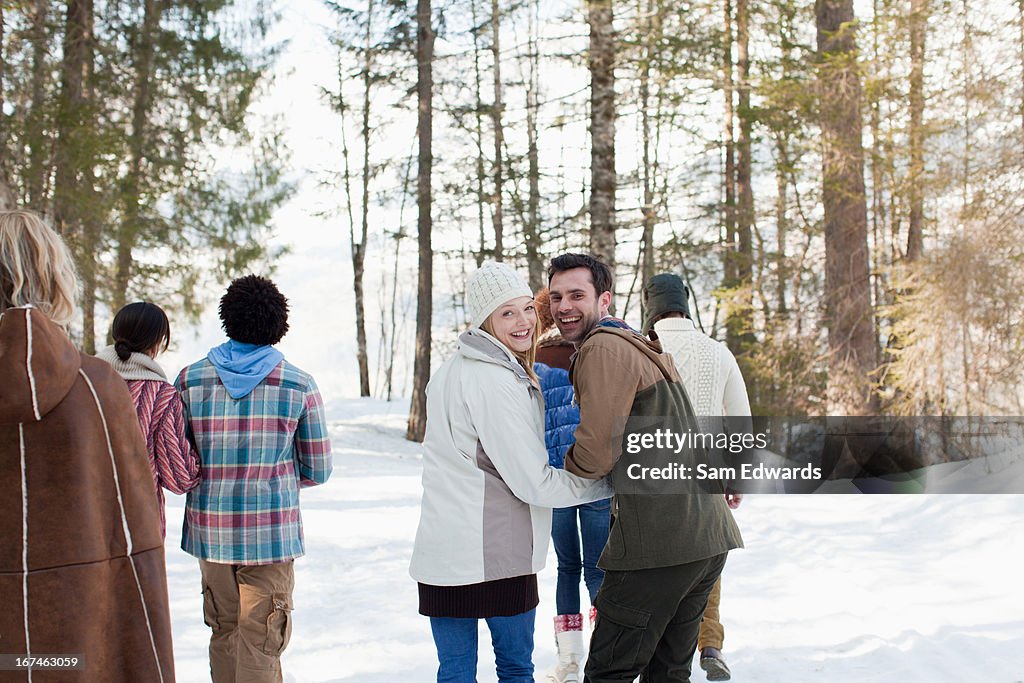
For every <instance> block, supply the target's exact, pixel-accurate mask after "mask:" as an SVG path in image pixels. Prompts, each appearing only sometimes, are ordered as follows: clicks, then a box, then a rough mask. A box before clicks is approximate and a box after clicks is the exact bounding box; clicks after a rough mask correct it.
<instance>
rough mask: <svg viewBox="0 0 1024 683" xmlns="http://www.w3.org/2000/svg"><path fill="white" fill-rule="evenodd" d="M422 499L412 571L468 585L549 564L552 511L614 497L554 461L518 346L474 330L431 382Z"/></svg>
mask: <svg viewBox="0 0 1024 683" xmlns="http://www.w3.org/2000/svg"><path fill="white" fill-rule="evenodd" d="M423 448H424V454H423V502H422V505H421V508H420V524H419V528H418V529H417V531H416V543H415V546H414V548H413V554H412V563H411V565H410V567H409V573H410V574H411V575H412V578H414V579H415V580H416V581H419V582H420V583H425V584H428V585H432V586H463V585H469V584H474V583H481V582H483V581H493V580H496V579H506V578H511V577H515V576H525V575H528V574H535V573H537V572H538V571H540V570H541V569H543V568H544V561H545V558H546V556H547V550H548V539H549V538H550V536H551V508H552V507H570V506H573V505H579V504H580V503H588V502H591V501H595V500H601V499H603V498H608V497H609V496H611V495H612V490H611V487H610V486H609V485H608V483H607V482H606V481H605V480H600V481H592V480H588V479H583V478H581V477H577V476H575V475H573V474H570V473H568V472H565V471H564V470H558V469H554V468H553V467H551V466H550V465H548V456H547V450H546V448H545V446H544V403H543V399H542V398H541V393H540V390H539V389H538V388H536V387H535V386H534V385H533V383H532V382H531V381H530V378H529V376H528V375H527V374H526V371H525V370H524V369H523V368H522V366H521V365H520V364H519V363H518V362H517V361H516V360H515V357H514V356H512V354H511V352H510V351H509V350H508V349H507V348H506V347H505V346H504V345H503V344H501V342H499V341H498V340H497V339H495V338H494V337H492V336H491V335H489V334H487V333H486V332H483V331H482V330H480V329H472V330H469V331H467V332H465V333H463V334H462V336H461V337H459V348H458V350H457V351H456V353H455V354H454V355H453V356H452V357H451V358H449V359H448V360H447V361H446V362H445V363H444V365H442V366H441V367H440V368H439V369H438V371H437V372H436V373H435V374H434V376H433V377H432V378H431V380H430V383H429V384H428V385H427V431H426V437H425V438H424V441H423Z"/></svg>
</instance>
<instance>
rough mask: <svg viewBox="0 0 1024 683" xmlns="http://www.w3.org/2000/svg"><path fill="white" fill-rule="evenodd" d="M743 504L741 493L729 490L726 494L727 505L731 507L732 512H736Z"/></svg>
mask: <svg viewBox="0 0 1024 683" xmlns="http://www.w3.org/2000/svg"><path fill="white" fill-rule="evenodd" d="M742 502H743V494H742V493H740V492H739V491H729V490H727V491H726V492H725V504H726V505H728V506H729V509H730V510H735V509H736V508H738V507H739V506H740V503H742Z"/></svg>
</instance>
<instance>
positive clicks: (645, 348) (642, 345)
mask: <svg viewBox="0 0 1024 683" xmlns="http://www.w3.org/2000/svg"><path fill="white" fill-rule="evenodd" d="M599 334H613V335H615V336H616V337H619V338H620V339H624V340H626V341H627V342H629V343H630V344H631V345H632V346H633V347H634V348H635V349H636V350H637V351H639V352H640V353H642V354H644V355H645V356H647V357H648V358H650V359H651V362H653V363H654V364H655V365H657V366H658V369H659V370H661V373H662V374H663V375H665V377H667V378H674V377H678V371H677V370H676V366H675V362H674V361H673V360H672V356H671V355H669V354H668V353H666V352H665V350H664V349H662V347H661V342H660V341H658V335H657V334H656V333H655V332H654V331H653V330H652V331H651V333H650V334H651V336H650V338H648V337H645V336H644V335H642V334H640V333H639V332H636V331H635V330H631V329H624V328H621V327H605V326H602V325H598V326H597V327H595V328H594V329H592V330H591V331H590V332H589V333H588V334H587V336H586V337H584V338H583V341H582V342H581V343H580V344H579V347H578V348H582V347H583V345H584V344H586V343H587V342H589V341H590V340H591V339H593V338H594V337H595V336H596V335H599ZM569 377H570V378H571V377H572V370H570V371H569Z"/></svg>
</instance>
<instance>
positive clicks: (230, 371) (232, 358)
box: [206, 339, 284, 400]
mask: <svg viewBox="0 0 1024 683" xmlns="http://www.w3.org/2000/svg"><path fill="white" fill-rule="evenodd" d="M206 357H207V359H208V360H209V361H210V362H211V363H213V367H214V368H215V369H216V370H217V376H218V377H220V381H221V382H223V383H224V388H225V389H227V390H228V395H230V396H231V398H233V399H236V400H237V399H240V398H243V397H245V396H248V395H249V394H250V393H251V392H252V390H253V389H255V388H256V386H257V385H258V384H259V383H260V382H262V381H263V380H264V379H266V377H267V375H269V374H270V373H271V372H273V371H274V368H276V367H277V366H278V365H279V364H280V363H281V361H282V360H284V354H283V353H281V352H280V351H278V350H277V349H275V348H274V347H273V346H267V345H263V346H260V345H257V344H245V343H243V342H239V341H235V340H234V339H231V340H229V341H227V342H225V343H223V344H221V345H220V346H215V347H213V348H212V349H210V352H209V353H208V354H206Z"/></svg>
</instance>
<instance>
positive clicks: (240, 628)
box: [199, 560, 295, 683]
mask: <svg viewBox="0 0 1024 683" xmlns="http://www.w3.org/2000/svg"><path fill="white" fill-rule="evenodd" d="M199 569H200V570H201V571H202V574H203V617H204V620H205V621H206V625H207V626H209V627H210V628H211V629H213V635H211V636H210V673H211V674H212V676H213V683H281V681H282V674H281V653H282V652H284V649H285V648H286V647H287V646H288V640H289V639H290V638H291V635H292V617H291V611H292V590H293V589H294V588H295V563H294V561H293V560H288V561H287V562H279V563H277V564H261V565H240V564H218V563H215V562H206V561H205V560H200V561H199Z"/></svg>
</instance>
